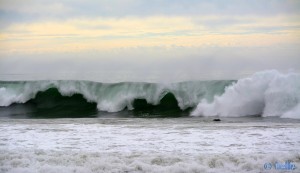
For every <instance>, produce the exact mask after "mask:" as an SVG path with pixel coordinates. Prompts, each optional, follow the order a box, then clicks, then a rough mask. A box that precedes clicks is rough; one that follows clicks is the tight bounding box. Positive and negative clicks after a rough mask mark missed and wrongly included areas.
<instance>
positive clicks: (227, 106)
mask: <svg viewBox="0 0 300 173" xmlns="http://www.w3.org/2000/svg"><path fill="white" fill-rule="evenodd" d="M192 115H193V116H224V117H239V116H246V115H262V116H264V117H268V116H279V117H282V118H296V119H299V118H300V74H296V73H288V74H281V73H279V72H278V71H276V70H271V71H263V72H258V73H255V74H254V75H252V76H250V77H248V78H244V79H240V80H238V81H237V82H235V83H234V84H232V85H230V86H228V87H227V88H226V89H225V92H224V94H222V95H221V96H215V97H214V100H213V101H212V102H210V101H209V100H206V99H203V100H202V101H201V102H200V103H199V104H198V106H197V108H196V109H195V110H194V111H193V112H192Z"/></svg>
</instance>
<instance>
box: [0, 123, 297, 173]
mask: <svg viewBox="0 0 300 173" xmlns="http://www.w3.org/2000/svg"><path fill="white" fill-rule="evenodd" d="M281 121H284V122H281ZM0 131H1V133H0V153H1V154H0V172H43V173H44V172H46V173H47V172H84V173H86V172H220V171H222V172H246V171H247V172H262V171H265V170H264V167H263V166H264V164H265V163H268V162H270V163H275V162H284V161H287V160H290V161H292V162H293V163H295V164H296V166H299V165H300V134H299V131H300V122H298V120H282V119H279V118H277V119H261V118H259V119H258V118H248V119H245V118H244V119H243V118H240V119H239V118H236V119H224V120H222V121H221V122H213V121H212V119H208V118H206V119H204V118H177V119H137V118H126V119H120V118H118V119H35V120H33V119H25V120H21V119H20V120H13V119H3V120H2V121H1V122H0ZM297 169H298V170H299V168H297ZM297 169H296V170H294V171H297ZM273 171H274V170H273Z"/></svg>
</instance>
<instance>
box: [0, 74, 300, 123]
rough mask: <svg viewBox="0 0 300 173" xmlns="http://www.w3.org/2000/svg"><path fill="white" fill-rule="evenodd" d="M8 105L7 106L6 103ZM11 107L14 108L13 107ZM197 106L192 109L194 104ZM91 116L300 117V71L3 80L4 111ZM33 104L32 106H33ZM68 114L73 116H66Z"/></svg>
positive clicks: (0, 98)
mask: <svg viewBox="0 0 300 173" xmlns="http://www.w3.org/2000/svg"><path fill="white" fill-rule="evenodd" d="M5 108H8V110H7V109H5ZM9 108H10V109H9ZM191 109H192V110H193V111H192V112H191V113H190V110H191ZM24 110H26V111H27V112H28V114H33V113H34V112H35V113H36V115H39V114H44V115H49V116H50V117H51V114H53V115H56V116H57V117H66V115H69V116H71V117H86V116H94V115H97V114H99V112H109V113H112V112H120V111H123V112H124V111H129V112H130V113H129V114H133V115H134V116H136V115H138V116H140V115H142V116H144V115H146V117H149V116H151V115H159V116H155V117H164V116H165V115H168V116H171V117H178V116H180V114H181V113H182V112H185V115H189V114H191V115H192V116H220V117H240V116H253V115H255V116H257V115H258V116H263V117H268V116H279V117H282V118H297V119H299V118H300V74H296V73H288V74H282V73H280V72H278V71H276V70H271V71H263V72H258V73H255V74H253V75H252V76H250V77H247V78H243V79H240V80H238V81H233V80H218V81H216V80H214V81H191V82H181V83H171V84H163V83H137V82H123V83H98V82H91V81H14V82H7V81H6V82H5V81H3V82H0V114H1V115H0V116H2V115H3V112H6V113H7V112H8V114H18V113H19V114H22V113H24V112H26V111H24ZM28 110H29V111H28ZM52 117H53V116H52ZM67 117H68V116H67Z"/></svg>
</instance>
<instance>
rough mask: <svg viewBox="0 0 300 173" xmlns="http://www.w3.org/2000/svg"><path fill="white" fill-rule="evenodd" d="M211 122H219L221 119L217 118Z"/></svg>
mask: <svg viewBox="0 0 300 173" xmlns="http://www.w3.org/2000/svg"><path fill="white" fill-rule="evenodd" d="M213 121H221V119H219V118H215V119H214V120H213Z"/></svg>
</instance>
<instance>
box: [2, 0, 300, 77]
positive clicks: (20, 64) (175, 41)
mask: <svg viewBox="0 0 300 173" xmlns="http://www.w3.org/2000/svg"><path fill="white" fill-rule="evenodd" d="M266 69H277V70H280V71H283V72H286V71H289V70H293V71H296V72H300V1H299V0H251V1H248V0H186V1H184V0H89V1H86V0H26V1H24V0H0V78H1V77H2V78H3V76H5V77H6V79H7V78H11V79H12V78H14V76H15V75H23V76H25V77H30V76H31V77H33V78H34V77H35V78H39V79H50V78H51V79H53V78H57V79H65V78H66V79H87V80H98V81H160V80H163V81H164V80H169V81H183V80H201V79H236V78H240V77H243V76H245V75H248V74H251V73H253V72H256V71H261V70H266ZM7 76H9V77H7ZM37 76H38V77H37Z"/></svg>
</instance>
